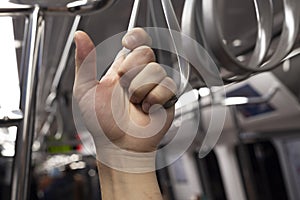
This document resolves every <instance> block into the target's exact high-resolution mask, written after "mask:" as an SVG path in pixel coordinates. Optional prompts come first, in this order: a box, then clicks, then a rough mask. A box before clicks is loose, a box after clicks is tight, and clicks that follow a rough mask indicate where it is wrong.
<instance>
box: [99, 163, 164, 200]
mask: <svg viewBox="0 0 300 200" xmlns="http://www.w3.org/2000/svg"><path fill="white" fill-rule="evenodd" d="M98 169H99V178H100V183H101V192H102V198H103V199H104V200H123V199H124V200H127V199H128V200H140V199H143V200H147V199H152V200H162V196H161V193H160V190H159V187H158V183H157V178H156V174H155V171H153V172H148V173H127V172H122V171H118V170H114V169H112V168H109V167H107V166H106V165H104V164H101V163H100V162H98Z"/></svg>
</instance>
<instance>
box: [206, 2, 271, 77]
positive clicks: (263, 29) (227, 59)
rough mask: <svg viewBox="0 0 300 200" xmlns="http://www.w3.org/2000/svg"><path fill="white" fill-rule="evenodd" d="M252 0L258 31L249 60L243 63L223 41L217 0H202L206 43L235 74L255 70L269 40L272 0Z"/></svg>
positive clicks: (263, 55) (265, 51)
mask: <svg viewBox="0 0 300 200" xmlns="http://www.w3.org/2000/svg"><path fill="white" fill-rule="evenodd" d="M253 2H254V5H255V11H256V19H257V28H258V33H257V40H256V44H255V50H254V52H253V54H252V57H251V59H250V62H249V63H248V64H247V65H244V64H242V63H241V62H240V61H238V60H237V59H236V58H235V57H233V56H232V55H231V54H230V53H229V50H228V49H227V47H226V45H225V44H224V42H223V41H224V37H223V36H222V34H221V33H220V24H219V23H218V12H217V10H216V9H217V3H218V1H216V0H210V1H205V0H204V1H202V11H203V15H202V17H203V20H202V23H203V28H204V34H205V35H204V38H205V40H206V41H207V45H208V46H209V48H210V50H211V51H212V53H213V54H214V56H215V57H216V58H217V60H218V61H219V62H220V64H222V66H224V68H226V69H228V70H229V71H231V72H234V73H235V74H237V75H245V74H249V72H251V71H255V70H256V69H257V68H258V66H259V64H260V63H261V62H262V61H263V59H264V57H265V54H266V53H267V51H268V47H269V44H270V41H271V34H272V24H273V4H272V0H254V1H253Z"/></svg>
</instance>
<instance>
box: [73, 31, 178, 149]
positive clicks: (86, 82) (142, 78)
mask: <svg viewBox="0 0 300 200" xmlns="http://www.w3.org/2000/svg"><path fill="white" fill-rule="evenodd" d="M75 42H76V48H77V49H76V78H75V84H74V95H75V98H76V99H77V101H78V103H79V107H80V110H81V112H82V115H83V118H84V120H85V122H86V125H87V128H88V129H89V130H90V131H91V132H92V135H93V137H94V140H95V143H96V148H98V146H97V144H98V142H97V141H96V140H98V139H99V138H100V135H101V134H105V135H106V137H107V138H108V139H109V140H110V141H111V142H113V143H114V144H115V145H117V146H118V147H119V148H121V149H125V150H129V151H133V152H151V151H154V150H155V149H156V148H157V145H158V144H159V142H160V140H161V139H162V137H163V136H164V135H165V134H166V132H167V130H168V129H169V127H170V125H171V122H172V120H173V117H174V106H173V107H171V108H169V109H167V110H165V109H164V108H162V106H158V105H163V104H165V103H166V102H167V101H168V100H169V99H171V98H172V97H173V96H174V95H175V93H176V84H175V83H174V82H173V80H172V79H171V78H169V77H167V74H166V72H165V70H164V69H163V68H162V67H161V66H160V65H159V64H158V63H156V62H155V55H154V53H153V51H152V49H151V48H150V47H149V45H151V38H149V36H148V34H147V33H146V32H145V31H144V30H143V29H140V28H136V29H134V30H132V31H131V32H129V33H127V34H126V35H125V37H124V38H123V40H122V45H123V46H124V47H125V48H126V49H128V50H130V53H128V54H124V53H123V52H124V51H121V52H120V53H119V54H118V56H117V58H116V60H115V62H114V63H113V64H112V66H111V67H110V69H109V70H108V72H107V73H106V74H105V75H104V76H103V78H102V79H101V80H100V81H97V80H96V52H95V46H94V44H93V42H92V41H91V39H90V38H89V37H88V35H87V34H86V33H84V32H80V31H79V32H77V33H76V35H75ZM93 104H95V105H93ZM92 112H95V113H96V118H97V120H95V119H93V117H92V115H91V113H92ZM149 113H150V114H149ZM95 123H97V124H99V125H100V127H101V129H102V130H99V126H98V127H96V126H95ZM100 140H101V139H100ZM100 143H101V142H100ZM102 145H103V143H102ZM99 146H100V145H99Z"/></svg>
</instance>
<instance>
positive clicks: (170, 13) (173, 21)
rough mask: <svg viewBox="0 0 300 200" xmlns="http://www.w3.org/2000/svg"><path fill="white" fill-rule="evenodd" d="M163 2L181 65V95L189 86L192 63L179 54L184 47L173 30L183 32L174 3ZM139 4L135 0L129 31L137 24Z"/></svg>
mask: <svg viewBox="0 0 300 200" xmlns="http://www.w3.org/2000/svg"><path fill="white" fill-rule="evenodd" d="M161 4H162V8H163V13H164V17H165V19H166V22H167V26H168V30H169V33H170V37H171V40H172V42H173V45H174V50H175V52H176V57H177V60H178V65H179V66H178V68H179V73H180V88H179V90H178V93H177V95H176V96H178V97H179V96H180V95H181V94H183V92H184V91H185V89H186V87H187V84H188V79H189V75H190V65H189V63H188V62H187V61H185V60H184V59H182V58H181V57H180V56H179V51H180V50H182V48H181V47H180V46H179V47H178V46H176V44H178V42H175V39H174V36H173V33H172V31H177V32H181V28H180V25H179V23H178V20H177V17H176V14H175V12H174V8H173V6H172V3H171V1H170V0H161ZM139 6H140V0H134V4H133V9H132V12H131V16H130V20H129V25H128V31H130V30H131V29H133V27H134V26H135V24H136V21H137V16H138V10H139ZM184 72H185V73H184Z"/></svg>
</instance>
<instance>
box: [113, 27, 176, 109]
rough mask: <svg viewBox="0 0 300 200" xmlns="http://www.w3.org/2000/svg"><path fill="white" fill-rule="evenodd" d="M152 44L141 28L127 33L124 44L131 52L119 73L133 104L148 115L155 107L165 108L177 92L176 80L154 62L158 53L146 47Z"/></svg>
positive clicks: (122, 84) (120, 67) (121, 65)
mask: <svg viewBox="0 0 300 200" xmlns="http://www.w3.org/2000/svg"><path fill="white" fill-rule="evenodd" d="M151 42H152V41H151V38H150V37H149V35H148V34H147V33H146V32H145V31H144V30H143V29H141V28H135V29H133V30H132V31H130V32H129V33H127V34H126V35H125V36H124V38H123V40H122V44H123V46H124V47H125V48H127V49H129V50H131V53H129V54H128V55H127V56H126V58H125V59H124V60H123V61H122V63H121V64H120V66H119V68H118V70H117V72H118V75H119V76H120V77H121V79H120V84H121V86H123V87H124V89H127V90H128V93H129V98H130V101H131V103H134V104H141V105H142V109H143V111H144V112H145V113H149V110H150V108H151V106H153V105H156V104H159V105H164V104H165V103H166V102H167V101H168V100H170V99H171V98H172V97H174V95H175V94H176V91H177V87H176V84H175V83H174V81H173V80H172V79H171V78H169V77H167V73H166V71H165V70H164V69H163V68H162V67H161V66H160V65H159V64H158V63H155V54H154V52H153V50H152V49H151V48H150V47H149V46H147V45H151Z"/></svg>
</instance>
